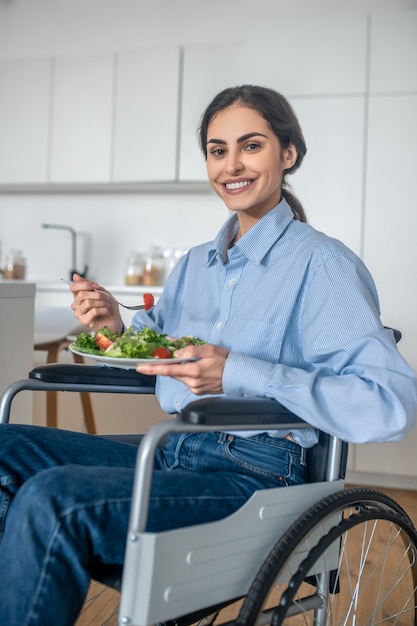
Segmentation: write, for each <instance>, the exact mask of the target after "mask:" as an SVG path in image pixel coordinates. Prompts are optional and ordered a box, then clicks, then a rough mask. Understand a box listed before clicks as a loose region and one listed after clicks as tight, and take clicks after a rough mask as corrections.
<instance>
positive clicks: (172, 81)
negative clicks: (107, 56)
mask: <svg viewBox="0 0 417 626" xmlns="http://www.w3.org/2000/svg"><path fill="white" fill-rule="evenodd" d="M179 73H180V48H179V46H160V47H155V48H152V47H149V48H143V49H140V50H132V51H126V52H119V53H118V55H117V71H116V76H117V82H116V85H117V87H116V102H115V116H114V119H115V128H114V162H113V177H112V180H113V181H114V182H118V183H119V182H132V181H133V182H148V181H157V180H161V181H162V180H163V181H171V182H172V181H174V180H175V178H176V175H177V172H176V163H177V143H178V141H177V129H178V106H179Z"/></svg>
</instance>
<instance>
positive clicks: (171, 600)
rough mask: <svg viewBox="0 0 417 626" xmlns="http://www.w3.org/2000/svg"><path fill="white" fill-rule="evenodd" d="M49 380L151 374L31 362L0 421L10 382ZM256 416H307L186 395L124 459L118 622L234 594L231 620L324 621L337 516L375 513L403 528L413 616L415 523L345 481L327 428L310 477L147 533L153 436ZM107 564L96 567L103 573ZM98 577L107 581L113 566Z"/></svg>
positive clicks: (171, 614) (142, 380)
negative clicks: (189, 522) (129, 480)
mask: <svg viewBox="0 0 417 626" xmlns="http://www.w3.org/2000/svg"><path fill="white" fill-rule="evenodd" d="M51 389H53V390H61V391H86V390H88V391H90V392H101V393H104V392H105V393H112V392H113V393H138V394H144V393H153V389H154V380H153V379H152V378H149V377H144V376H141V375H139V374H137V373H136V372H134V371H126V370H116V369H112V368H103V367H101V366H90V365H78V364H74V365H72V364H71V365H66V364H53V365H45V366H40V367H37V368H35V369H34V370H32V372H30V374H29V378H28V379H25V380H21V381H17V382H15V383H13V384H12V385H10V386H9V388H8V389H7V390H6V391H5V392H4V394H3V397H2V398H1V401H0V421H1V422H8V420H9V415H10V409H11V403H12V401H13V398H14V397H15V395H16V394H17V393H19V392H20V391H22V390H32V391H33V390H43V391H47V390H51ZM260 427H262V428H265V429H279V428H284V429H294V428H297V429H299V428H307V427H310V426H309V425H308V424H306V423H305V422H303V420H301V419H300V418H299V417H297V416H295V415H293V414H291V413H290V412H289V411H288V410H287V409H285V408H284V407H282V406H281V405H280V404H279V403H278V402H276V401H274V400H270V399H265V398H244V399H232V398H223V397H220V398H216V397H215V398H212V399H203V400H199V401H196V402H193V403H191V404H190V405H188V406H187V407H186V408H185V409H184V410H183V411H182V413H181V414H180V415H179V416H177V418H174V419H173V418H170V419H167V420H165V421H162V422H158V423H157V424H155V425H154V426H153V427H152V428H151V429H150V430H149V431H148V432H147V433H146V434H145V435H144V437H143V439H142V441H141V443H140V446H139V448H138V456H137V464H136V469H135V481H134V489H133V499H132V509H131V516H130V521H129V530H128V534H127V540H126V557H125V563H124V566H123V579H122V584H121V601H120V611H119V624H124V625H125V626H147V625H149V624H155V623H158V624H160V623H167V624H174V623H175V624H184V625H185V624H192V623H194V622H195V621H196V620H197V619H200V617H204V623H211V622H210V621H208V620H210V619H211V617H208V616H212V615H215V614H217V612H218V610H219V609H220V608H222V607H224V606H227V605H229V604H231V603H232V602H234V601H235V600H237V599H239V598H244V601H243V607H242V609H241V611H240V613H239V616H238V617H237V619H236V621H235V622H234V623H236V624H238V625H239V626H244V625H245V626H251V625H252V624H255V623H259V624H261V623H273V624H277V625H279V624H287V621H286V620H287V619H291V616H292V615H295V614H300V613H301V614H303V615H304V614H306V612H307V611H310V612H312V614H313V616H314V617H313V618H312V619H313V620H314V621H312V622H311V623H314V624H316V625H317V626H324V625H325V624H329V623H332V624H333V621H332V622H329V621H328V618H329V612H328V611H329V609H328V604H329V597H330V595H334V594H336V593H337V592H338V590H339V586H340V581H339V580H336V582H334V581H333V582H332V579H334V578H335V576H334V572H335V571H338V568H339V564H340V553H341V537H342V536H344V534H345V533H346V532H347V525H349V528H350V526H355V525H358V524H365V523H366V524H368V522H369V521H372V520H373V521H374V522H375V521H376V520H385V521H386V522H387V523H388V524H391V525H392V524H393V525H394V526H395V528H396V529H397V532H398V533H400V534H401V535H402V536H403V537H402V539H403V540H404V552H405V554H406V555H407V559H406V562H407V563H409V565H407V566H406V568H405V571H404V572H403V573H402V574H401V575H402V576H404V577H407V578H410V579H411V582H410V583H407V584H408V585H409V587H410V589H409V590H408V587H407V590H408V591H409V602H408V604H407V606H406V607H402V609H401V613H402V612H403V611H404V612H405V611H407V615H408V616H412V617H411V618H410V619H412V621H407V622H406V624H407V625H408V624H414V625H416V624H417V565H416V563H417V533H416V531H415V528H414V526H413V524H412V522H411V520H410V519H409V517H408V516H407V514H406V513H405V511H404V510H403V509H402V508H401V507H400V506H399V505H398V504H397V503H395V501H393V500H391V499H390V498H388V497H387V496H385V495H384V494H381V493H380V492H378V491H375V490H371V489H353V490H345V489H344V477H345V468H346V460H347V444H346V443H344V442H342V441H340V440H339V439H337V438H336V437H331V436H329V435H326V434H324V433H320V440H319V444H317V445H316V446H314V447H313V448H312V449H311V450H310V451H309V455H310V457H311V458H310V459H309V464H310V465H311V466H312V469H313V475H312V476H311V482H308V483H307V484H305V485H298V486H293V487H290V488H288V487H286V488H282V487H281V488H276V489H268V490H264V491H258V492H256V493H255V494H254V495H253V496H252V497H251V498H250V499H249V500H248V501H247V503H246V504H245V505H244V506H243V507H241V508H240V509H239V510H238V511H236V512H235V513H233V514H232V515H231V516H229V517H227V518H225V519H222V520H219V521H216V522H211V523H208V524H200V525H198V526H191V527H190V526H189V527H185V528H180V529H176V530H170V531H166V532H161V533H150V532H146V521H147V513H148V506H149V495H150V487H151V480H152V468H153V458H154V452H155V449H156V447H157V446H158V444H159V443H160V441H161V439H163V438H164V437H166V436H167V435H169V434H170V433H175V432H201V431H208V430H209V431H218V430H234V431H238V430H251V429H253V430H259V429H260ZM115 438H120V437H118V436H116V437H115ZM122 438H123V437H122ZM332 572H333V574H332ZM107 574H108V572H104V575H103V576H101V577H100V576H98V577H97V576H96V577H97V578H98V579H99V580H103V581H104V582H106V576H107ZM312 576H314V581H315V582H314V584H313V587H315V592H314V593H312V594H307V595H305V596H303V597H302V598H297V599H294V598H295V593H296V592H297V588H298V587H300V586H301V585H302V584H303V582H304V581H305V580H307V581H308V580H309V579H311V578H312ZM300 577H301V578H300ZM336 579H337V577H336ZM288 580H290V584H289V585H288V587H287V588H286V589H285V590H284V592H283V593H282V595H281V597H280V600H279V602H278V603H277V604H276V603H275V604H274V606H273V608H270V607H267V608H266V609H265V610H264V603H265V602H266V597H267V596H269V592H270V589H265V587H268V586H269V587H270V588H272V587H275V586H276V585H279V584H280V583H281V582H283V581H288ZM108 584H111V585H112V586H115V587H118V584H117V582H116V583H115V579H114V572H111V575H110V576H109V580H108ZM331 585H333V587H332V586H331ZM294 589H296V590H295V591H294ZM410 598H411V599H410ZM351 606H353V593H352V599H349V607H351ZM347 610H349V611H353V610H354V609H352V608H349V609H347ZM397 613H400V611H399V610H397ZM288 623H289V624H292V623H293V622H291V621H290V622H288ZM303 623H304V622H303ZM306 623H307V622H306ZM308 623H309V622H308ZM345 623H347V622H345ZM349 623H354V622H349ZM358 623H360V622H358ZM370 623H374V622H370ZM400 623H402V622H400Z"/></svg>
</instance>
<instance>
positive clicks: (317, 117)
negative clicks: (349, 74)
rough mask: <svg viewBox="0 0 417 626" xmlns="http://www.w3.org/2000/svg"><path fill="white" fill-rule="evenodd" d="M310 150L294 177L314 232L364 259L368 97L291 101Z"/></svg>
mask: <svg viewBox="0 0 417 626" xmlns="http://www.w3.org/2000/svg"><path fill="white" fill-rule="evenodd" d="M291 104H292V105H293V107H294V110H295V113H296V115H297V117H298V118H299V120H300V124H301V127H302V129H303V133H304V137H305V140H306V144H307V154H306V156H305V158H304V161H303V163H302V165H301V167H300V169H299V170H298V171H297V172H296V173H295V174H294V175H290V176H288V182H289V183H290V185H291V186H292V187H293V190H294V193H295V195H296V196H297V197H298V198H299V199H300V200H301V202H302V204H303V206H304V209H305V211H306V214H307V219H308V221H309V222H310V223H311V225H312V226H314V227H315V228H317V229H318V230H322V231H324V232H325V233H326V234H328V235H330V236H331V237H336V238H337V239H340V240H341V241H343V243H345V244H346V245H347V246H349V247H350V248H351V249H352V250H354V251H355V252H356V254H360V253H361V231H362V215H363V200H362V189H363V183H364V180H363V179H364V170H363V156H362V151H361V150H360V146H361V145H362V144H363V141H364V132H365V129H364V125H365V124H364V120H365V117H364V115H365V114H364V111H365V97H364V96H363V95H362V96H359V95H358V96H350V97H349V96H340V97H332V98H326V97H323V98H318V97H316V98H315V97H312V98H307V97H304V98H296V97H294V98H291Z"/></svg>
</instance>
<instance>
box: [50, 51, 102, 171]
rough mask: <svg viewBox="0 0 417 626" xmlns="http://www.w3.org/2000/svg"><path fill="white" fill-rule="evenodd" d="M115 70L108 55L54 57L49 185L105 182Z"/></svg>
mask: <svg viewBox="0 0 417 626" xmlns="http://www.w3.org/2000/svg"><path fill="white" fill-rule="evenodd" d="M113 66H114V55H113V54H112V53H102V54H85V55H72V56H70V55H68V56H58V57H56V59H55V71H54V84H53V108H52V122H51V171H50V182H51V183H85V182H90V183H94V182H101V183H103V182H109V180H110V171H111V150H112V122H113V120H112V111H113V77H114V72H113Z"/></svg>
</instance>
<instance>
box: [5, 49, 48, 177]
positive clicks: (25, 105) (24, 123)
mask: <svg viewBox="0 0 417 626" xmlns="http://www.w3.org/2000/svg"><path fill="white" fill-rule="evenodd" d="M50 83H51V60H50V59H49V58H33V59H1V60H0V184H4V183H6V184H19V183H46V180H47V165H48V131H49V127H48V125H49V112H50Z"/></svg>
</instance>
